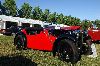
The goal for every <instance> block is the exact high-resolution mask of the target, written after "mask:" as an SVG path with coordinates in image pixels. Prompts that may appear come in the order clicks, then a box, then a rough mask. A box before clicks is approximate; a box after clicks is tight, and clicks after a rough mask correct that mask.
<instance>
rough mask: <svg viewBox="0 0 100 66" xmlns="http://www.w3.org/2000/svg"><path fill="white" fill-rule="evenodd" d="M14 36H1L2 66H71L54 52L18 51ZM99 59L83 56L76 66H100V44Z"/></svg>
mask: <svg viewBox="0 0 100 66" xmlns="http://www.w3.org/2000/svg"><path fill="white" fill-rule="evenodd" d="M13 39H14V38H13V37H12V36H0V66H71V64H70V63H67V62H63V61H60V60H58V58H57V57H53V56H52V52H43V51H38V50H32V49H27V50H21V51H19V50H16V48H15V46H14V45H13V44H14V42H13ZM96 49H97V54H98V57H97V58H88V57H87V56H86V55H82V58H81V60H80V61H79V62H78V63H77V64H75V66H100V44H96Z"/></svg>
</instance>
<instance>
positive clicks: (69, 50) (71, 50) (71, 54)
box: [57, 39, 80, 64]
mask: <svg viewBox="0 0 100 66" xmlns="http://www.w3.org/2000/svg"><path fill="white" fill-rule="evenodd" d="M57 55H58V57H59V58H60V59H61V60H63V61H66V62H71V63H73V64H74V63H76V62H77V61H78V60H79V57H80V56H79V54H78V48H77V47H76V46H75V44H74V42H73V41H71V40H69V39H63V40H60V41H59V46H58V51H57Z"/></svg>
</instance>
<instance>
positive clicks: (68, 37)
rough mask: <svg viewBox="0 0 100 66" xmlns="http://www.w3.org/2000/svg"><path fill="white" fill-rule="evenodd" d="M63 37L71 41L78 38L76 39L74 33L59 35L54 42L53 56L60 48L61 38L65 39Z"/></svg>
mask: <svg viewBox="0 0 100 66" xmlns="http://www.w3.org/2000/svg"><path fill="white" fill-rule="evenodd" d="M63 39H69V40H71V41H73V42H76V39H75V38H74V37H73V36H72V35H69V34H64V35H61V36H59V37H58V38H57V39H56V40H55V42H54V44H53V49H52V50H53V56H55V55H56V52H57V50H58V48H57V46H58V45H59V44H58V43H59V41H60V40H63Z"/></svg>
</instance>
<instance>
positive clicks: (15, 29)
mask: <svg viewBox="0 0 100 66" xmlns="http://www.w3.org/2000/svg"><path fill="white" fill-rule="evenodd" d="M21 29H23V28H22V27H21V26H11V27H10V28H7V29H5V30H3V31H2V34H3V35H9V36H11V35H14V34H16V33H17V32H19V31H20V30H21Z"/></svg>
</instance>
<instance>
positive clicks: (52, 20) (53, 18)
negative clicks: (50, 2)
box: [48, 12, 57, 22]
mask: <svg viewBox="0 0 100 66" xmlns="http://www.w3.org/2000/svg"><path fill="white" fill-rule="evenodd" d="M56 16H57V13H56V12H54V13H52V14H50V15H49V17H48V21H49V22H57V20H56V19H57V18H56Z"/></svg>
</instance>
